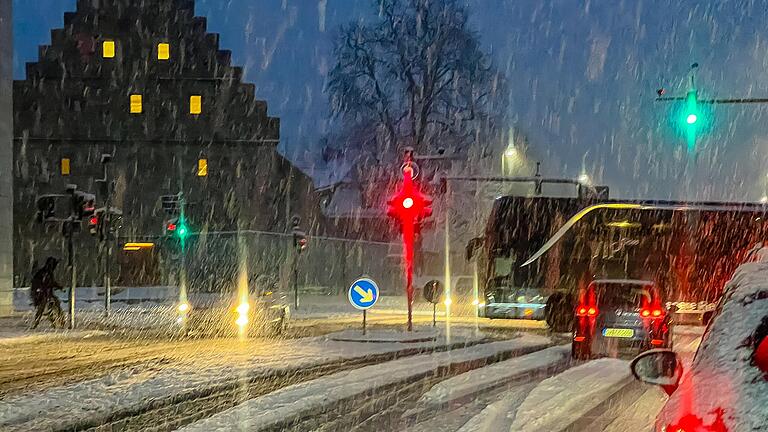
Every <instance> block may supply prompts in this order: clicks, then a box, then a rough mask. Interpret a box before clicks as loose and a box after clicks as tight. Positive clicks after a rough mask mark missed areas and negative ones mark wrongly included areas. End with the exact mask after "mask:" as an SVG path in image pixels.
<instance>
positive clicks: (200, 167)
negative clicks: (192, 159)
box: [197, 159, 208, 177]
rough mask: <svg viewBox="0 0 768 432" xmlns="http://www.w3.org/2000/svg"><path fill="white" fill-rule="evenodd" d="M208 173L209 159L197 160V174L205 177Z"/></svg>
mask: <svg viewBox="0 0 768 432" xmlns="http://www.w3.org/2000/svg"><path fill="white" fill-rule="evenodd" d="M207 175H208V159H198V160H197V176H198V177H205V176H207Z"/></svg>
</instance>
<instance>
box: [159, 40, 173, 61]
mask: <svg viewBox="0 0 768 432" xmlns="http://www.w3.org/2000/svg"><path fill="white" fill-rule="evenodd" d="M169 58H171V45H170V44H167V43H159V44H157V59H158V60H168V59H169Z"/></svg>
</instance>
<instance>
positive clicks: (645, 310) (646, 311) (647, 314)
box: [640, 309, 651, 317]
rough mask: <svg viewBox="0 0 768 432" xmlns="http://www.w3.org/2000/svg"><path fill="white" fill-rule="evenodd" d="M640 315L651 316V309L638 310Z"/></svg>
mask: <svg viewBox="0 0 768 432" xmlns="http://www.w3.org/2000/svg"><path fill="white" fill-rule="evenodd" d="M640 315H642V316H644V317H648V316H651V311H649V310H648V309H643V310H641V311H640Z"/></svg>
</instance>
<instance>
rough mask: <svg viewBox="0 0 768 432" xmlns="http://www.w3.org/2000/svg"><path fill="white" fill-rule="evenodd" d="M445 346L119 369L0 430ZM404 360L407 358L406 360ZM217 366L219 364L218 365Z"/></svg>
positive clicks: (336, 347)
mask: <svg viewBox="0 0 768 432" xmlns="http://www.w3.org/2000/svg"><path fill="white" fill-rule="evenodd" d="M473 340H474V339H473V336H472V335H471V334H470V333H467V334H464V335H458V334H454V335H453V338H452V342H453V343H454V344H455V343H466V342H471V341H473ZM509 343H511V344H516V345H518V344H522V345H523V346H525V345H526V344H545V345H546V344H549V343H550V341H549V339H547V338H542V337H538V336H529V335H523V336H521V337H519V338H517V339H514V340H512V341H510V342H509ZM445 346H446V342H445V341H444V340H443V341H435V342H426V343H418V344H402V343H381V344H372V343H349V342H334V341H329V340H327V339H326V338H325V337H315V338H305V339H295V340H287V341H276V342H275V343H274V345H273V348H272V349H270V350H268V351H265V352H254V353H252V354H249V355H248V356H247V357H245V358H237V359H233V361H232V362H231V364H230V365H227V366H217V367H211V366H208V367H207V366H206V364H205V359H199V360H198V362H196V363H195V365H194V367H184V368H180V367H162V365H158V367H155V368H137V369H131V370H120V371H119V372H115V373H110V374H107V375H105V376H103V377H101V378H98V379H93V380H88V381H83V382H79V383H76V384H73V385H70V386H63V387H56V388H51V389H48V390H44V391H39V392H33V393H27V394H24V395H20V396H17V397H13V398H9V399H5V400H2V401H0V430H4V431H14V430H19V431H21V430H73V429H82V428H87V427H90V426H94V425H100V424H102V423H103V422H106V420H107V419H108V418H114V417H115V416H117V417H119V416H120V415H131V414H135V413H137V412H142V410H146V409H147V407H150V406H157V405H158V404H168V403H171V401H172V400H179V399H184V398H187V399H191V398H195V397H198V396H200V395H201V394H202V393H204V392H206V391H208V392H210V390H211V389H212V388H216V387H217V386H231V385H233V384H236V383H238V382H242V381H243V380H244V379H245V380H247V379H252V378H256V377H270V376H274V375H276V374H294V373H296V371H300V370H303V369H304V368H312V367H317V366H321V365H324V364H335V363H338V362H347V361H351V360H355V359H364V358H371V357H374V358H375V357H376V356H388V357H391V356H392V355H397V356H401V355H408V354H413V353H414V349H434V348H442V347H445ZM407 360H408V359H405V361H407ZM219 364H221V363H220V362H219Z"/></svg>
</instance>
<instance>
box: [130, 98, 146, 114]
mask: <svg viewBox="0 0 768 432" xmlns="http://www.w3.org/2000/svg"><path fill="white" fill-rule="evenodd" d="M142 111H143V107H142V103H141V95H140V94H133V95H131V114H141V112H142Z"/></svg>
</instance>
